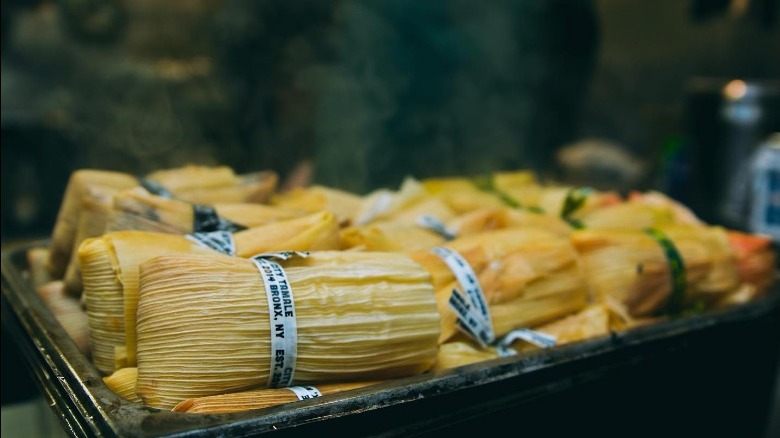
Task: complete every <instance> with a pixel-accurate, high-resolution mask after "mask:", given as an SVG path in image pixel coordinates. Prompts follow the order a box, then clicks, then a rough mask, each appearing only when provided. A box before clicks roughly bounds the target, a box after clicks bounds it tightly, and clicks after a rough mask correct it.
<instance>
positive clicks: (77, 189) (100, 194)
mask: <svg viewBox="0 0 780 438" xmlns="http://www.w3.org/2000/svg"><path fill="white" fill-rule="evenodd" d="M135 185H137V180H136V178H135V177H133V176H131V175H127V174H124V173H119V172H109V171H102V170H92V169H82V170H77V171H75V172H73V173H72V174H71V176H70V179H69V180H68V185H67V187H66V188H65V194H64V196H63V199H62V205H61V206H60V210H59V213H58V214H57V221H56V223H55V225H54V230H53V231H52V238H51V245H50V246H49V262H48V269H49V274H50V275H51V276H52V278H54V279H61V278H63V276H64V275H65V270H66V268H67V266H68V263H69V262H70V260H71V255H72V254H73V253H74V250H75V249H76V248H78V244H79V243H80V242H77V241H76V232H77V230H78V227H79V218H80V216H81V212H82V210H83V208H84V202H85V199H100V198H102V199H106V198H108V199H110V197H111V196H112V195H113V194H114V193H115V192H117V191H119V190H123V189H127V188H130V187H133V186H135Z"/></svg>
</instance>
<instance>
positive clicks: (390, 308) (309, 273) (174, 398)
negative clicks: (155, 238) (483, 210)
mask: <svg viewBox="0 0 780 438" xmlns="http://www.w3.org/2000/svg"><path fill="white" fill-rule="evenodd" d="M282 264H283V265H284V269H285V271H286V275H287V278H288V280H289V284H290V287H291V290H292V295H293V297H294V301H295V313H296V321H297V326H298V328H297V363H296V369H295V374H294V377H295V378H294V380H293V384H299V383H306V382H313V383H317V384H322V383H326V382H332V381H345V380H354V381H359V380H375V379H387V378H392V377H397V376H404V375H409V374H415V373H420V372H423V371H425V370H427V369H428V368H430V367H431V366H432V365H433V362H434V361H435V358H436V351H437V342H436V340H437V338H438V336H439V316H438V312H437V310H436V300H435V297H434V294H433V288H432V286H431V284H430V276H429V275H428V273H427V272H425V270H424V269H422V267H420V266H419V265H418V264H416V263H414V262H413V261H412V260H411V259H409V258H408V257H407V256H405V255H403V254H399V253H363V252H339V251H323V252H316V253H312V254H311V255H310V256H309V257H308V258H305V259H291V260H288V261H286V262H282ZM139 292H140V293H139V304H138V326H137V332H138V370H139V372H138V386H137V392H138V394H139V395H140V396H141V398H142V399H143V400H144V403H146V404H148V405H150V406H154V407H161V408H171V407H173V406H175V405H176V404H177V403H178V402H180V401H182V400H184V399H187V398H193V397H202V396H207V395H216V394H220V393H225V392H233V391H241V390H248V389H253V388H259V387H264V386H266V385H267V384H268V376H269V370H270V365H271V358H270V337H271V327H270V326H269V317H268V302H267V298H266V294H265V290H264V286H263V276H262V275H261V274H260V273H259V271H258V269H257V267H256V266H255V265H254V263H253V262H252V261H250V260H246V259H240V258H227V257H209V256H195V255H181V256H167V257H158V258H155V259H152V260H150V261H148V262H146V263H144V264H143V265H141V287H140V291H139Z"/></svg>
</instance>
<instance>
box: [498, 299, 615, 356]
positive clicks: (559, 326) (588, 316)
mask: <svg viewBox="0 0 780 438" xmlns="http://www.w3.org/2000/svg"><path fill="white" fill-rule="evenodd" d="M611 315H612V314H611V312H610V310H609V308H608V307H607V306H606V305H604V304H594V305H590V306H588V307H586V308H585V309H583V310H581V311H579V312H577V313H575V314H573V315H568V316H566V317H563V318H561V319H557V320H555V321H553V322H549V323H547V324H542V325H541V326H537V327H534V330H536V331H539V332H542V333H545V334H548V335H551V336H554V337H555V344H556V345H564V344H568V343H571V342H576V341H581V340H584V339H588V338H593V337H596V336H603V335H606V334H609V332H610V328H611V327H612V325H611V321H612V316H611ZM512 348H513V349H514V350H516V351H518V352H522V351H528V350H534V349H538V348H539V347H537V346H536V345H534V344H531V343H528V342H524V341H516V342H514V343H512Z"/></svg>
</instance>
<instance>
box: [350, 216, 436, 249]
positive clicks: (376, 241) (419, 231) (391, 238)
mask: <svg viewBox="0 0 780 438" xmlns="http://www.w3.org/2000/svg"><path fill="white" fill-rule="evenodd" d="M341 240H342V241H343V242H344V246H345V247H346V248H350V249H359V250H363V251H416V250H420V249H427V248H432V247H434V246H437V245H441V244H443V243H444V242H445V239H444V238H443V237H442V236H440V235H439V234H436V233H434V232H433V231H430V230H427V229H424V228H422V227H420V226H418V225H410V224H407V223H400V222H380V223H375V224H371V225H364V226H355V227H349V228H346V229H344V230H343V231H341Z"/></svg>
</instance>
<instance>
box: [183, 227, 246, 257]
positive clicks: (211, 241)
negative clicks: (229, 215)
mask: <svg viewBox="0 0 780 438" xmlns="http://www.w3.org/2000/svg"><path fill="white" fill-rule="evenodd" d="M184 237H186V238H187V239H189V240H191V241H193V242H195V243H197V244H198V245H200V246H205V247H206V248H210V249H213V250H214V251H218V252H221V253H222V254H227V255H229V256H235V255H236V242H235V241H234V240H233V233H230V232H228V231H212V232H209V233H193V234H187V235H186V236H184Z"/></svg>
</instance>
